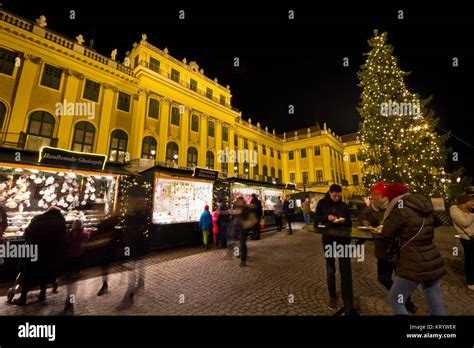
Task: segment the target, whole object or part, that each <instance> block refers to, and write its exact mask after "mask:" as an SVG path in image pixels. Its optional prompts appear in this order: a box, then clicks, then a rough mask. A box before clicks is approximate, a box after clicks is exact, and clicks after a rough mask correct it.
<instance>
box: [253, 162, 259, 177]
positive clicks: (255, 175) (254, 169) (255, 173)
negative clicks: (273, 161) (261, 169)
mask: <svg viewBox="0 0 474 348" xmlns="http://www.w3.org/2000/svg"><path fill="white" fill-rule="evenodd" d="M258 174H259V173H258V164H255V166H254V167H253V176H254V177H257V175H258Z"/></svg>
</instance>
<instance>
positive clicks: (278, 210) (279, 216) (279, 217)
mask: <svg viewBox="0 0 474 348" xmlns="http://www.w3.org/2000/svg"><path fill="white" fill-rule="evenodd" d="M274 214H275V223H276V226H277V231H278V232H281V230H282V229H283V202H282V201H281V197H280V196H278V198H277V201H276V203H275V210H274Z"/></svg>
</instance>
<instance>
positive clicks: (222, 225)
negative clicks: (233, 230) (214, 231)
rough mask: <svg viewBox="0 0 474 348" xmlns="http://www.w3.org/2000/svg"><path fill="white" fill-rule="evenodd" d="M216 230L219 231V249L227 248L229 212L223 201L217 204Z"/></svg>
mask: <svg viewBox="0 0 474 348" xmlns="http://www.w3.org/2000/svg"><path fill="white" fill-rule="evenodd" d="M217 212H218V214H217V228H218V229H219V239H220V245H221V248H227V236H228V230H229V226H230V211H229V210H228V207H227V206H226V204H225V202H224V201H223V200H219V202H218V203H217Z"/></svg>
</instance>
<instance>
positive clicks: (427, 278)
mask: <svg viewBox="0 0 474 348" xmlns="http://www.w3.org/2000/svg"><path fill="white" fill-rule="evenodd" d="M387 192H388V196H389V197H393V198H392V199H391V200H390V203H389V204H388V206H387V209H386V210H385V213H384V217H383V222H382V225H383V227H382V230H381V232H382V234H383V235H384V236H385V237H387V238H391V239H394V240H398V247H397V248H395V250H393V251H392V254H393V255H394V256H393V257H394V258H395V259H396V260H395V263H396V269H395V273H396V276H395V279H394V281H393V285H392V287H391V289H390V292H389V294H388V302H389V304H390V306H391V307H392V309H393V311H394V313H395V315H408V311H407V309H406V307H405V301H406V299H407V298H408V297H409V296H410V295H411V294H412V293H413V292H414V291H415V290H416V288H417V287H418V285H421V288H422V290H423V295H424V297H425V301H426V304H427V306H428V311H429V313H430V314H431V315H445V310H444V305H443V301H442V299H441V277H442V276H443V275H444V274H445V273H446V269H445V266H444V262H443V259H442V258H441V254H440V253H439V251H438V249H437V248H436V246H435V245H434V243H433V238H434V227H435V218H434V215H433V211H434V208H433V203H432V202H431V200H430V199H429V198H427V197H425V196H423V195H421V194H416V193H412V194H410V193H405V194H401V195H399V193H402V192H407V189H406V186H405V185H403V184H389V185H388V186H387Z"/></svg>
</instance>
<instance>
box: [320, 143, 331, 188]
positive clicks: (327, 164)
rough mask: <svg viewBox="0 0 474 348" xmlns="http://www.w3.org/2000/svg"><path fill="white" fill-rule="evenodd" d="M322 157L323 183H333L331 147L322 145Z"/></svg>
mask: <svg viewBox="0 0 474 348" xmlns="http://www.w3.org/2000/svg"><path fill="white" fill-rule="evenodd" d="M321 155H322V156H323V181H328V182H330V181H332V177H331V155H330V153H329V146H327V145H321Z"/></svg>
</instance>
